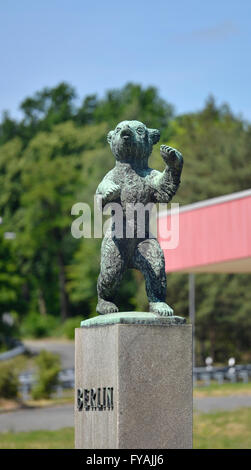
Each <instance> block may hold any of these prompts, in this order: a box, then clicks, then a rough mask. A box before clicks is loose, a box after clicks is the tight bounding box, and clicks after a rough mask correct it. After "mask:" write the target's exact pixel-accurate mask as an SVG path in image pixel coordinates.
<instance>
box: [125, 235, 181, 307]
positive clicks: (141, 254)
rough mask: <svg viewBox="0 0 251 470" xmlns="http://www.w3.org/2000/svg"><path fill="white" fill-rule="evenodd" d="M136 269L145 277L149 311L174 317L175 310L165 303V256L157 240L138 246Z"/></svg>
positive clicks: (143, 242)
mask: <svg viewBox="0 0 251 470" xmlns="http://www.w3.org/2000/svg"><path fill="white" fill-rule="evenodd" d="M134 267H135V268H136V269H138V270H139V271H141V272H142V274H143V275H144V278H145V282H146V293H147V297H148V300H149V311H150V312H153V313H156V314H157V315H161V316H172V315H173V309H172V308H171V307H170V306H169V305H168V304H167V303H166V302H165V299H166V273H165V259H164V254H163V251H162V249H161V247H160V245H159V243H158V241H157V240H156V239H155V238H149V239H146V240H143V241H142V242H140V243H139V244H138V245H137V247H136V250H135V254H134Z"/></svg>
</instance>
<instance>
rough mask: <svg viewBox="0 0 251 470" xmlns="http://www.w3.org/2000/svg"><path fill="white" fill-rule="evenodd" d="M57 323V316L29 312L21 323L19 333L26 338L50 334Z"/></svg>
mask: <svg viewBox="0 0 251 470" xmlns="http://www.w3.org/2000/svg"><path fill="white" fill-rule="evenodd" d="M58 324H59V318H58V317H54V316H52V315H48V314H47V315H41V314H38V313H34V312H33V313H29V314H28V315H26V316H25V317H24V319H23V321H22V324H21V334H22V336H24V337H28V338H42V337H44V336H51V334H52V333H53V331H54V330H55V328H56V327H57V326H58Z"/></svg>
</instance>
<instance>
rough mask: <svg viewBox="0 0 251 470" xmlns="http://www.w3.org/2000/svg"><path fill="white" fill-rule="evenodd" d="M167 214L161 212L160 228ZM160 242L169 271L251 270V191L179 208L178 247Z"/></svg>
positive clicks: (163, 225) (167, 220)
mask: <svg viewBox="0 0 251 470" xmlns="http://www.w3.org/2000/svg"><path fill="white" fill-rule="evenodd" d="M170 217H171V215H170V211H167V212H166V213H162V214H160V216H159V228H160V229H161V228H164V227H165V226H167V227H168V226H169V227H170ZM163 241H164V240H163V239H162V238H161V237H160V236H159V242H160V244H161V245H162V248H163V251H164V255H165V261H166V270H167V271H169V272H172V271H183V272H251V190H247V191H241V192H238V193H233V194H230V195H226V196H222V197H219V198H213V199H209V200H207V201H202V202H199V203H195V204H190V205H188V206H183V207H180V212H179V243H178V246H177V247H176V248H174V249H166V248H164V247H163Z"/></svg>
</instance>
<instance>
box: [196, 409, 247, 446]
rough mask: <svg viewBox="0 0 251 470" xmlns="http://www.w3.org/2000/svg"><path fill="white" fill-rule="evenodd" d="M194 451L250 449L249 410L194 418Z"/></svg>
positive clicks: (203, 414)
mask: <svg viewBox="0 0 251 470" xmlns="http://www.w3.org/2000/svg"><path fill="white" fill-rule="evenodd" d="M194 448H195V449H251V408H241V409H239V410H234V411H221V412H215V413H210V414H209V413H199V414H195V416H194Z"/></svg>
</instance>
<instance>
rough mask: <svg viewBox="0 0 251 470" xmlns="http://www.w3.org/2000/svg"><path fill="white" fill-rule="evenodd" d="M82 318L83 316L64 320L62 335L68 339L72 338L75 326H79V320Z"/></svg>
mask: <svg viewBox="0 0 251 470" xmlns="http://www.w3.org/2000/svg"><path fill="white" fill-rule="evenodd" d="M83 319H84V318H83V317H73V318H69V319H68V320H66V321H65V322H64V324H63V335H64V336H66V338H68V339H74V336H75V328H79V327H80V322H81V321H82V320H83Z"/></svg>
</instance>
